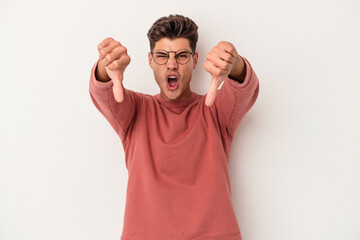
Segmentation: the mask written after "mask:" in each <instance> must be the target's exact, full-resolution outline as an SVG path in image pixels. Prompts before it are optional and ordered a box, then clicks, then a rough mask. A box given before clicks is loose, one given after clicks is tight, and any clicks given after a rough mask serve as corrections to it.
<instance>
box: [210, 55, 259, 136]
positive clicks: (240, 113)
mask: <svg viewBox="0 0 360 240" xmlns="http://www.w3.org/2000/svg"><path fill="white" fill-rule="evenodd" d="M241 57H242V56H241ZM242 59H244V62H245V71H246V75H245V79H244V82H243V83H239V82H237V81H235V80H232V79H230V78H228V77H227V78H226V79H225V80H224V83H223V85H222V87H221V89H220V90H218V91H217V94H216V98H215V106H216V109H217V110H218V115H219V116H218V117H219V121H220V124H221V125H222V126H225V128H226V131H227V133H228V135H230V136H231V137H233V136H234V134H235V131H236V129H237V127H238V126H239V124H240V122H241V120H242V119H243V117H244V116H245V114H246V113H247V112H248V111H249V110H250V108H251V107H252V106H253V105H254V103H255V101H256V99H257V97H258V94H259V81H258V78H257V76H256V74H255V72H254V70H253V68H252V67H251V65H250V63H249V61H248V60H247V59H246V58H244V57H242Z"/></svg>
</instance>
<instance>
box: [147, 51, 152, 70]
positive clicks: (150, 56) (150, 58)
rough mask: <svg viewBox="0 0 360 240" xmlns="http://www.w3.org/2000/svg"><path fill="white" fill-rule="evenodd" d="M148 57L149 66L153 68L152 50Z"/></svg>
mask: <svg viewBox="0 0 360 240" xmlns="http://www.w3.org/2000/svg"><path fill="white" fill-rule="evenodd" d="M148 58H149V66H150V67H151V68H152V55H151V52H149V53H148Z"/></svg>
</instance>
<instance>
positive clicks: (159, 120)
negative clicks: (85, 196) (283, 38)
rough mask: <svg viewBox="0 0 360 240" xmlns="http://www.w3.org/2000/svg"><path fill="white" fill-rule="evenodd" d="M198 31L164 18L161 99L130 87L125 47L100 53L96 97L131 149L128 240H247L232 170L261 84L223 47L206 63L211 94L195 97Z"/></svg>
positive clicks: (154, 41) (156, 39) (156, 63)
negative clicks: (240, 130) (239, 135)
mask: <svg viewBox="0 0 360 240" xmlns="http://www.w3.org/2000/svg"><path fill="white" fill-rule="evenodd" d="M197 28H198V27H197V25H196V24H195V23H194V22H193V21H192V20H191V19H189V18H186V17H184V16H181V15H170V16H168V17H162V18H160V19H158V20H157V21H156V22H155V23H154V24H153V25H152V27H151V28H150V30H149V32H148V37H149V40H150V50H151V52H150V53H149V55H148V57H149V65H150V67H151V68H152V69H153V72H154V77H155V80H156V82H157V84H158V85H159V87H160V93H159V94H157V95H148V94H143V93H140V92H135V91H132V90H129V89H126V88H125V87H124V86H123V84H122V81H123V73H124V71H125V69H126V67H127V65H128V64H129V63H130V57H129V56H128V54H127V51H126V48H125V47H124V46H122V45H121V44H120V43H119V42H117V41H115V40H114V39H112V38H106V39H104V40H103V41H102V42H101V43H100V44H99V45H98V51H99V59H98V61H97V62H96V63H95V64H94V66H93V68H92V71H91V77H90V96H91V99H92V101H93V103H94V104H95V106H96V108H97V109H98V110H99V111H100V112H101V113H102V114H103V115H104V117H105V118H106V119H107V120H108V122H109V123H110V124H111V126H112V127H113V128H114V130H115V131H116V133H117V134H118V135H119V137H120V139H121V141H122V145H123V148H124V151H125V161H126V167H127V170H128V175H129V178H128V186H127V195H126V206H125V216H124V225H123V232H122V236H121V239H122V240H145V239H146V240H190V239H197V240H205V239H206V240H208V239H211V240H215V239H216V240H241V233H240V229H239V226H238V221H237V219H236V216H235V212H234V208H233V203H232V197H231V187H230V179H229V173H228V161H229V155H230V149H231V145H232V141H233V138H234V134H235V132H236V129H237V127H238V125H239V124H240V122H241V120H242V118H243V117H244V115H245V114H246V113H247V112H248V111H249V109H250V108H251V107H252V106H253V104H254V103H255V101H256V99H257V96H258V92H259V82H258V79H257V76H256V74H255V72H254V70H253V69H252V67H251V65H250V63H249V62H248V61H247V60H246V59H245V58H244V57H241V56H240V55H239V54H238V53H237V51H236V49H235V47H234V46H233V45H232V44H231V43H229V42H220V43H219V44H218V45H216V46H215V47H214V48H213V49H212V50H211V51H210V52H209V53H208V55H207V57H206V62H205V63H204V68H205V70H206V71H208V72H209V73H210V74H211V85H210V90H209V92H208V93H207V94H206V95H199V94H196V93H195V92H192V91H191V89H190V81H191V77H192V71H193V69H195V67H196V66H197V63H198V53H197V52H196V43H197V39H198V33H197ZM222 82H224V83H223V85H222V87H221V89H219V90H217V88H218V87H219V86H220V84H221V83H222Z"/></svg>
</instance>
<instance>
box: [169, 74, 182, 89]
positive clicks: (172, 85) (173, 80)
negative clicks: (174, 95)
mask: <svg viewBox="0 0 360 240" xmlns="http://www.w3.org/2000/svg"><path fill="white" fill-rule="evenodd" d="M178 85H179V84H178V77H177V76H175V75H169V76H168V78H167V87H168V89H170V90H175V89H177V87H178Z"/></svg>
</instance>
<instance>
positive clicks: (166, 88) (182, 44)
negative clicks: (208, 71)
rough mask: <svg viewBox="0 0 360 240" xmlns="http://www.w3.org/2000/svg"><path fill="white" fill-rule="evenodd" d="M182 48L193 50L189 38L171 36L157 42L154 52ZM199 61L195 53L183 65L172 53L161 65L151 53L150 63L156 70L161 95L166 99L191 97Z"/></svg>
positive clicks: (155, 74) (155, 75)
mask: <svg viewBox="0 0 360 240" xmlns="http://www.w3.org/2000/svg"><path fill="white" fill-rule="evenodd" d="M180 49H186V50H188V51H189V52H192V50H191V48H190V44H189V40H188V39H186V38H176V39H173V40H171V39H169V38H162V39H160V40H159V41H157V42H156V43H155V47H154V49H153V52H155V51H157V50H166V51H178V50H180ZM197 61H198V53H195V54H193V55H192V56H190V60H189V62H187V63H186V64H183V65H182V64H179V63H177V61H176V59H175V54H174V53H170V56H169V59H168V61H167V63H165V64H163V65H159V64H157V63H156V62H155V61H154V59H153V57H152V55H151V53H149V65H150V67H151V68H152V70H153V71H154V77H155V80H156V82H157V84H158V85H159V87H160V96H161V97H162V98H163V99H164V100H167V101H171V100H185V99H187V98H189V97H190V95H191V90H190V80H191V76H192V71H193V70H194V69H195V67H196V65H197ZM170 75H172V76H175V77H176V81H177V83H174V82H175V79H172V80H169V76H170ZM172 78H174V77H172ZM169 82H171V84H170V83H169Z"/></svg>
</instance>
